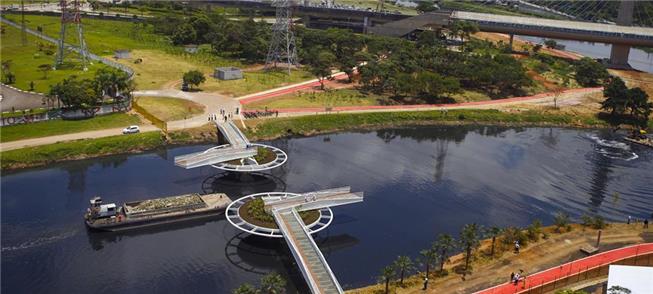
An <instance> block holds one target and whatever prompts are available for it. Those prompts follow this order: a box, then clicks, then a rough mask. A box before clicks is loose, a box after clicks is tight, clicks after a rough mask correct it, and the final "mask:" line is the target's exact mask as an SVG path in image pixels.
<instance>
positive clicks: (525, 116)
mask: <svg viewBox="0 0 653 294" xmlns="http://www.w3.org/2000/svg"><path fill="white" fill-rule="evenodd" d="M438 124H442V125H469V124H483V125H503V126H532V127H538V126H540V127H541V126H548V127H574V128H605V127H609V125H608V124H607V123H606V122H604V121H602V120H600V119H598V118H596V117H594V116H590V115H572V114H564V113H556V112H554V111H548V110H540V111H521V112H520V111H516V112H515V111H513V112H502V111H499V110H481V109H456V110H447V111H440V110H436V111H404V112H370V113H346V114H327V115H310V116H300V117H287V118H274V119H273V118H270V119H257V120H247V121H246V125H247V129H246V130H245V134H246V135H247V136H248V138H249V139H250V140H251V141H253V142H255V141H262V140H273V139H277V138H280V137H288V136H312V135H316V134H323V133H331V132H340V131H347V130H359V129H375V128H389V127H402V126H411V125H438ZM216 139H217V136H216V130H215V127H213V126H210V125H205V126H203V127H199V128H193V129H185V130H178V131H172V132H170V133H168V136H163V135H162V133H160V132H144V133H140V134H133V135H128V136H127V135H118V136H112V137H105V138H98V139H90V140H89V139H83V140H76V141H69V142H60V143H56V144H50V145H43V146H35V147H28V148H22V149H16V150H9V151H4V152H2V153H0V159H1V169H2V170H15V169H21V168H28V167H36V166H44V165H47V164H49V163H53V162H60V161H67V160H79V159H87V158H93V157H99V156H107V155H113V154H124V153H139V152H144V151H148V150H152V149H155V148H159V147H163V146H170V145H189V144H203V143H206V144H211V143H214V142H216Z"/></svg>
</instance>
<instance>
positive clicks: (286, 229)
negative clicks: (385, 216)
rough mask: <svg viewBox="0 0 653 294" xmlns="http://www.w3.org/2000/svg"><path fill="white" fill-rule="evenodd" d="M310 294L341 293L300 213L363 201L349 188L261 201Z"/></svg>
mask: <svg viewBox="0 0 653 294" xmlns="http://www.w3.org/2000/svg"><path fill="white" fill-rule="evenodd" d="M264 201H265V209H266V210H267V211H271V212H272V215H273V216H274V220H275V221H276V223H277V225H278V226H279V230H280V231H281V233H282V234H283V237H284V239H286V242H287V243H288V247H290V251H291V252H292V255H293V257H294V258H295V261H297V265H299V268H300V270H301V272H302V275H303V276H304V279H306V282H307V284H308V286H309V288H310V289H311V292H312V293H329V294H330V293H344V291H343V289H342V287H341V286H340V283H338V279H337V278H336V276H335V274H334V273H333V271H332V270H331V268H330V267H329V264H328V263H327V261H326V259H325V258H324V255H322V252H321V251H320V248H319V247H317V244H315V240H313V237H311V234H310V233H309V231H308V229H307V227H306V225H305V224H304V221H303V220H302V218H301V216H300V215H299V212H300V211H305V210H312V209H319V208H326V207H330V206H337V205H344V204H350V203H357V202H362V201H363V193H362V192H359V193H351V188H350V187H343V188H336V189H329V190H322V191H316V192H310V193H305V194H302V195H299V196H296V197H287V198H269V199H265V198H264Z"/></svg>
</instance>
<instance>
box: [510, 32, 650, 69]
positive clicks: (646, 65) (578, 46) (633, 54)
mask: <svg viewBox="0 0 653 294" xmlns="http://www.w3.org/2000/svg"><path fill="white" fill-rule="evenodd" d="M519 38H521V39H524V40H528V41H531V42H535V43H540V44H544V38H539V37H530V36H519ZM555 41H556V42H557V43H558V44H562V45H565V50H566V51H571V52H575V53H578V54H581V55H583V56H587V57H591V58H610V50H611V49H612V45H610V44H604V43H590V42H582V41H573V40H558V39H555ZM628 64H630V66H632V67H633V68H634V69H637V70H641V71H644V72H648V73H653V53H647V52H646V51H644V50H641V49H637V48H635V47H632V48H630V54H629V55H628Z"/></svg>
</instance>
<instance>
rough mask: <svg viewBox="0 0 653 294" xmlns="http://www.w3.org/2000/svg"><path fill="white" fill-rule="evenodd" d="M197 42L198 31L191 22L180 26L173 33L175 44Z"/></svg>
mask: <svg viewBox="0 0 653 294" xmlns="http://www.w3.org/2000/svg"><path fill="white" fill-rule="evenodd" d="M196 42H197V32H196V31H195V28H193V26H192V25H191V24H189V23H183V24H181V25H180V26H178V27H177V28H176V29H175V31H174V33H173V34H172V43H173V44H175V45H186V44H193V43H196Z"/></svg>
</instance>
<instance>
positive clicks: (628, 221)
mask: <svg viewBox="0 0 653 294" xmlns="http://www.w3.org/2000/svg"><path fill="white" fill-rule="evenodd" d="M631 220H632V218H631V217H630V215H629V216H628V220H627V221H626V224H627V225H630V221H631Z"/></svg>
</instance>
